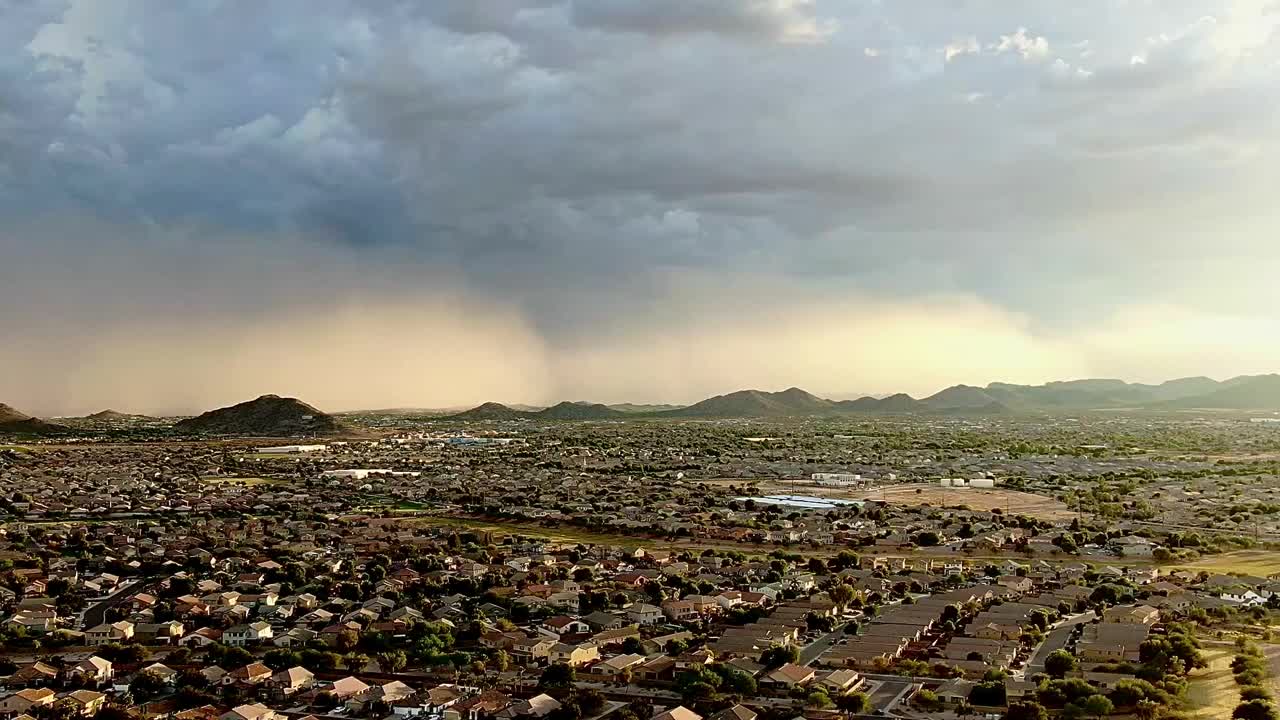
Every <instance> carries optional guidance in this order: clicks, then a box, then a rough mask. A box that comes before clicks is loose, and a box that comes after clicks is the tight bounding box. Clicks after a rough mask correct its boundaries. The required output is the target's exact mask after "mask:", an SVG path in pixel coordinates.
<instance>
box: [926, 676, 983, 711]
mask: <svg viewBox="0 0 1280 720" xmlns="http://www.w3.org/2000/svg"><path fill="white" fill-rule="evenodd" d="M974 685H975V683H974V682H973V681H972V680H965V679H964V678H955V679H952V680H948V681H947V682H944V683H942V684H941V685H939V686H938V689H937V690H935V691H934V693H935V694H936V695H937V696H938V701H939V702H941V703H942V704H943V705H946V706H947V707H957V706H960V705H963V704H964V703H966V702H968V701H969V694H970V693H972V692H973V687H974Z"/></svg>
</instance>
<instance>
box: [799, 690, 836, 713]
mask: <svg viewBox="0 0 1280 720" xmlns="http://www.w3.org/2000/svg"><path fill="white" fill-rule="evenodd" d="M804 704H805V705H808V706H809V707H815V708H818V709H819V710H825V709H826V708H829V707H831V705H832V704H833V703H832V702H831V696H830V695H828V694H827V693H826V692H825V691H822V690H814V691H813V692H811V693H809V695H808V697H806V698H805V699H804Z"/></svg>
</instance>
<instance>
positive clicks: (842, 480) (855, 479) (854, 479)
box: [809, 473, 862, 487]
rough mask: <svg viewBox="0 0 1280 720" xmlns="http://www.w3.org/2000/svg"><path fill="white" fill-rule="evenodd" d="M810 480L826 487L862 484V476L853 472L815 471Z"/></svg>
mask: <svg viewBox="0 0 1280 720" xmlns="http://www.w3.org/2000/svg"><path fill="white" fill-rule="evenodd" d="M809 479H810V480H813V481H814V482H815V483H817V484H819V485H822V486H824V487H847V486H850V485H860V484H862V476H861V475H855V474H853V473H814V474H812V475H810V476H809Z"/></svg>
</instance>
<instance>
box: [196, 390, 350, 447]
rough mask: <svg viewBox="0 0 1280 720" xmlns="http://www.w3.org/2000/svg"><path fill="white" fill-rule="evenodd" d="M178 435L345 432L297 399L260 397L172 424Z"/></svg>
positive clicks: (323, 433) (269, 434)
mask: <svg viewBox="0 0 1280 720" xmlns="http://www.w3.org/2000/svg"><path fill="white" fill-rule="evenodd" d="M173 429H174V430H175V431H177V432H181V433H191V434H199V435H245V436H268V437H291V436H295V435H332V434H335V433H340V432H344V431H346V430H348V428H347V427H346V426H344V425H343V424H342V423H340V422H338V420H337V419H335V418H334V417H333V416H331V415H328V414H326V413H323V412H321V411H319V410H317V409H316V408H314V407H312V406H310V405H308V404H306V403H304V402H302V401H301V400H298V399H297V398H282V397H280V396H279V395H263V396H262V397H260V398H257V399H254V400H249V401H248V402H242V403H240V404H238V405H232V406H230V407H224V408H219V409H217V410H210V411H209V412H207V413H204V414H203V415H199V416H197V417H193V418H187V419H186V420H181V421H179V422H177V423H175V424H174V426H173Z"/></svg>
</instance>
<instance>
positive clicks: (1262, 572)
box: [1182, 550, 1280, 577]
mask: <svg viewBox="0 0 1280 720" xmlns="http://www.w3.org/2000/svg"><path fill="white" fill-rule="evenodd" d="M1182 567H1184V568H1186V569H1188V570H1205V571H1207V572H1211V573H1238V574H1241V575H1257V576H1259V577H1269V576H1271V575H1275V574H1277V573H1280V551H1275V550H1237V551H1235V552H1229V553H1223V554H1221V555H1211V556H1209V557H1205V558H1201V559H1199V560H1196V561H1195V562H1193V563H1190V564H1188V565H1183V566H1182Z"/></svg>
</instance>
